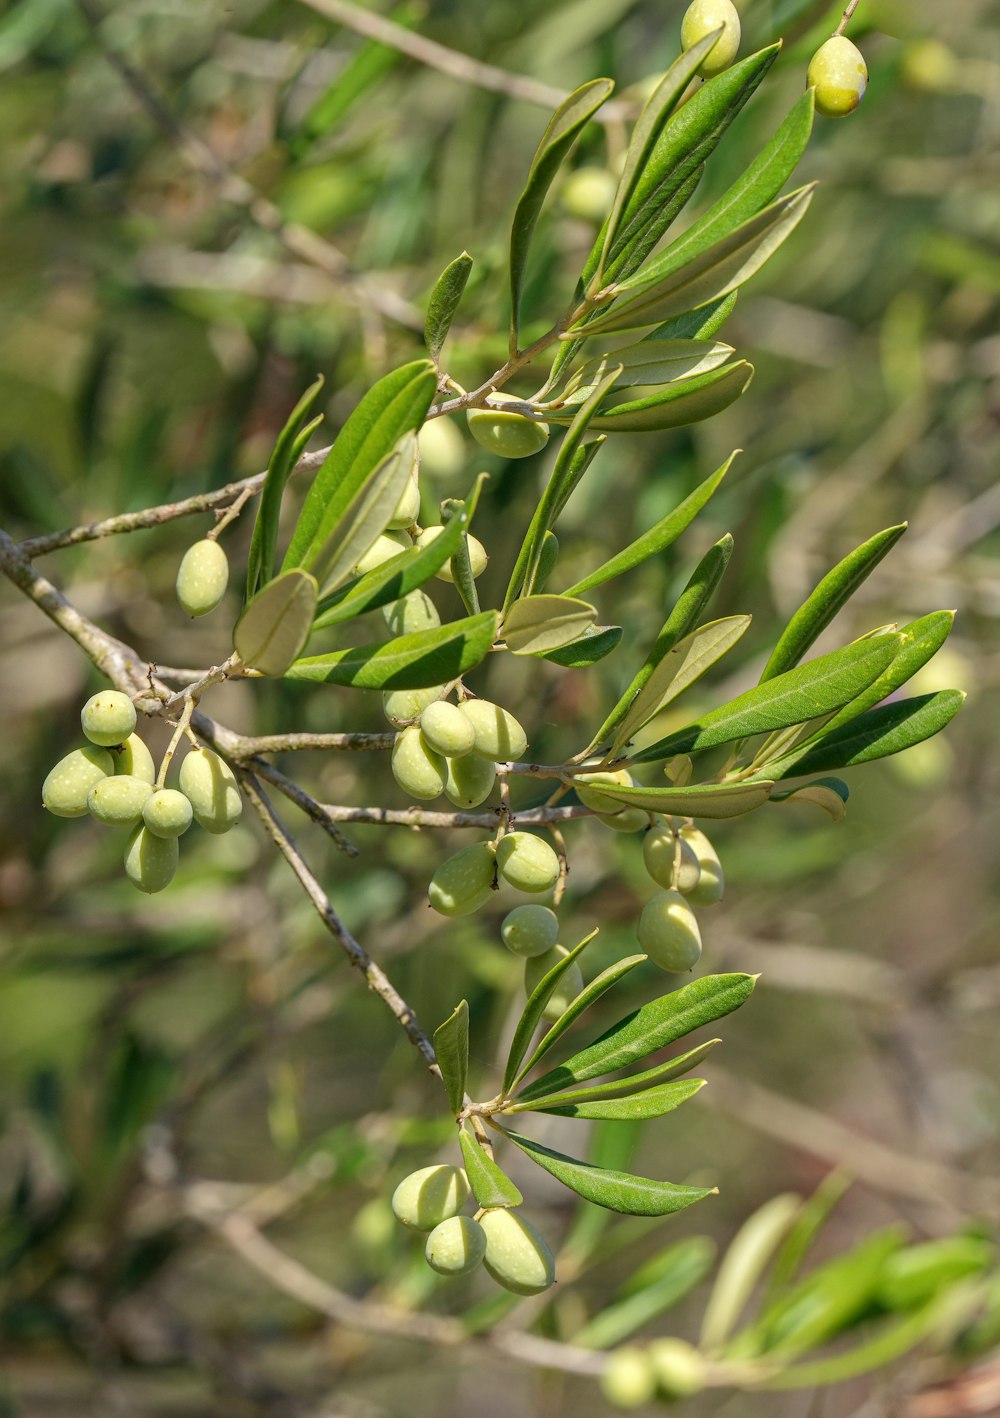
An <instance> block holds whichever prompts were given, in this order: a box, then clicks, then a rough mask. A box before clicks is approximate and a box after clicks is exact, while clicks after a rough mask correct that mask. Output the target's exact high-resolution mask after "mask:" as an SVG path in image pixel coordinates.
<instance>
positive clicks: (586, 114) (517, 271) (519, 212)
mask: <svg viewBox="0 0 1000 1418" xmlns="http://www.w3.org/2000/svg"><path fill="white" fill-rule="evenodd" d="M614 87H615V86H614V84H613V83H612V81H611V80H610V79H592V80H591V81H590V83H588V84H583V85H582V86H581V87H580V88H578V89H577V90H576V91H575V92H574V93H571V94H570V95H569V97H568V98H567V99H565V100H564V102H562V103H561V104H560V105H559V107H558V108H557V109H556V111H555V113H554V114H553V115H552V118H551V120H550V122H549V125H548V127H547V128H546V130H545V132H544V133H543V134H542V140H541V142H540V143H539V145H538V148H537V149H536V151H535V156H534V158H533V159H532V163H531V168H530V169H529V172H528V180H527V182H526V184H525V188H524V191H523V192H522V193H521V196H520V198H519V199H518V203H517V207H516V208H515V211H514V221H513V225H512V226H511V232H510V308H511V344H512V347H513V348H515V349H516V347H517V338H518V331H519V329H520V323H521V297H522V294H523V292H524V280H525V271H526V269H527V264H528V252H529V250H530V247H531V238H532V235H533V234H534V230H535V223H536V222H537V221H538V216H539V213H540V212H541V210H542V203H543V202H544V201H545V194H546V192H548V190H549V186H550V185H551V182H552V179H553V178H554V177H555V175H556V173H557V172H558V171H559V167H560V164H561V163H562V161H563V159H564V158H565V157H566V155H567V154H568V152H569V150H570V148H571V147H572V146H573V143H574V142H575V141H576V138H577V135H578V134H579V132H580V130H581V129H582V128H583V127H584V125H585V124H586V123H587V122H589V120H590V119H591V118H592V117H593V115H594V114H595V113H596V112H597V110H598V109H599V108H600V106H601V104H602V103H604V102H605V100H607V99H608V98H610V97H611V94H612V92H613V90H614Z"/></svg>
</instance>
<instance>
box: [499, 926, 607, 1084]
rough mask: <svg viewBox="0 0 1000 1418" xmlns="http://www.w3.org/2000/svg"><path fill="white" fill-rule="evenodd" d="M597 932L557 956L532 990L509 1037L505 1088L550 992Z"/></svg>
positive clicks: (592, 932)
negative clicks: (511, 1035) (559, 957)
mask: <svg viewBox="0 0 1000 1418" xmlns="http://www.w3.org/2000/svg"><path fill="white" fill-rule="evenodd" d="M596 935H597V932H596V931H591V933H590V935H588V936H585V937H584V939H583V940H581V942H580V944H579V945H578V946H575V947H574V949H573V950H571V951H569V953H568V954H567V955H564V956H563V957H562V959H561V960H558V961H557V962H556V964H555V965H553V967H552V969H551V970H550V971H549V972H548V974H546V975H543V976H542V978H541V979H540V980H539V982H538V984H537V985H536V986H535V988H534V989H533V990H532V992H531V994H530V995H529V996H528V999H527V1002H526V1003H525V1006H524V1009H523V1010H522V1011H521V1018H520V1019H519V1020H518V1021H517V1028H516V1029H515V1030H514V1037H513V1039H512V1040H511V1041H510V1049H509V1051H508V1053H507V1064H506V1067H505V1068H504V1071H503V1086H504V1092H505V1093H506V1092H508V1091H509V1090H510V1089H511V1088H512V1087H513V1086H514V1080H515V1078H517V1076H518V1070H519V1068H520V1066H521V1060H522V1059H523V1058H524V1056H525V1054H526V1053H527V1052H528V1047H529V1045H530V1044H531V1039H532V1035H533V1034H534V1032H535V1030H536V1029H537V1027H538V1021H539V1020H540V1019H541V1017H542V1013H543V1011H544V1009H545V1006H546V1005H547V1004H548V1002H549V996H550V995H551V994H552V991H553V990H554V989H555V987H556V985H558V983H559V981H560V980H561V979H562V977H563V975H564V974H565V973H566V971H567V970H568V969H569V967H570V966H571V965H572V964H573V962H574V961H575V960H576V958H577V956H578V955H579V954H580V953H581V951H583V950H584V949H585V948H586V946H588V945H589V944H590V942H591V941H592V940H593V939H594V937H595V936H596Z"/></svg>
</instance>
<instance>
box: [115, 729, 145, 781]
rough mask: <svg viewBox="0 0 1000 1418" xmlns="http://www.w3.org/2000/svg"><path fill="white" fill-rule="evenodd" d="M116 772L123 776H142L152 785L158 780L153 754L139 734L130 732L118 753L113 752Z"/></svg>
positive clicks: (143, 779)
mask: <svg viewBox="0 0 1000 1418" xmlns="http://www.w3.org/2000/svg"><path fill="white" fill-rule="evenodd" d="M111 756H112V758H113V759H114V761H115V772H116V773H120V774H122V776H123V777H129V778H141V779H142V781H143V782H144V783H148V784H149V785H150V787H152V785H153V784H154V783H155V782H156V765H155V764H154V763H153V755H152V754H151V753H150V751H149V749H148V748H147V747H146V745H145V744H144V743H143V741H142V739H141V738H140V737H139V735H138V734H129V736H128V738H127V739H126V740H125V742H124V743H123V744H122V746H121V748H120V749H119V750H118V752H117V753H113V754H112V755H111Z"/></svg>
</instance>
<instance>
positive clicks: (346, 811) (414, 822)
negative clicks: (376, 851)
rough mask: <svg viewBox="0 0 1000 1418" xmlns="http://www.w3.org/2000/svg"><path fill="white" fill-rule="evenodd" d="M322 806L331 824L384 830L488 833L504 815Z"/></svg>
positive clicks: (548, 814) (545, 814)
mask: <svg viewBox="0 0 1000 1418" xmlns="http://www.w3.org/2000/svg"><path fill="white" fill-rule="evenodd" d="M319 806H320V807H321V808H322V810H323V812H324V813H326V815H327V817H328V818H329V820H330V821H331V822H368V823H374V824H377V825H378V826H381V827H439V828H451V827H485V828H486V829H487V830H488V831H492V830H493V829H494V828H495V827H496V825H497V819H498V817H499V816H500V815H501V813H502V811H503V809H502V808H492V809H490V810H489V811H487V812H436V811H434V810H432V809H429V808H420V807H403V808H389V807H340V806H339V805H336V804H334V803H321V804H319ZM593 816H594V814H593V813H592V812H591V810H590V808H586V807H555V808H553V807H532V808H526V809H525V811H524V812H515V813H513V814H512V816H511V819H510V820H511V822H516V823H517V825H518V826H519V827H548V826H551V825H552V823H555V822H569V821H570V820H571V819H575V818H582V817H593Z"/></svg>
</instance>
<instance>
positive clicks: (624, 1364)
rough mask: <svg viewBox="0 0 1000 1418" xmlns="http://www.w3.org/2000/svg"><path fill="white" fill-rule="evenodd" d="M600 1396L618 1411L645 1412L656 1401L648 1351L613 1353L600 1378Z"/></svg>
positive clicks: (628, 1348)
mask: <svg viewBox="0 0 1000 1418" xmlns="http://www.w3.org/2000/svg"><path fill="white" fill-rule="evenodd" d="M601 1392H602V1393H603V1394H604V1397H605V1398H606V1399H607V1400H608V1402H609V1403H610V1404H612V1406H613V1407H615V1408H645V1406H646V1404H647V1403H651V1402H652V1401H653V1399H654V1398H655V1397H656V1373H655V1371H654V1369H653V1365H652V1363H651V1361H650V1358H649V1355H648V1353H647V1352H646V1350H645V1349H639V1348H637V1347H636V1346H634V1345H626V1346H623V1347H622V1348H621V1349H613V1350H612V1351H611V1353H610V1354H609V1355H608V1362H607V1365H606V1367H605V1369H604V1373H603V1374H602V1375H601Z"/></svg>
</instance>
